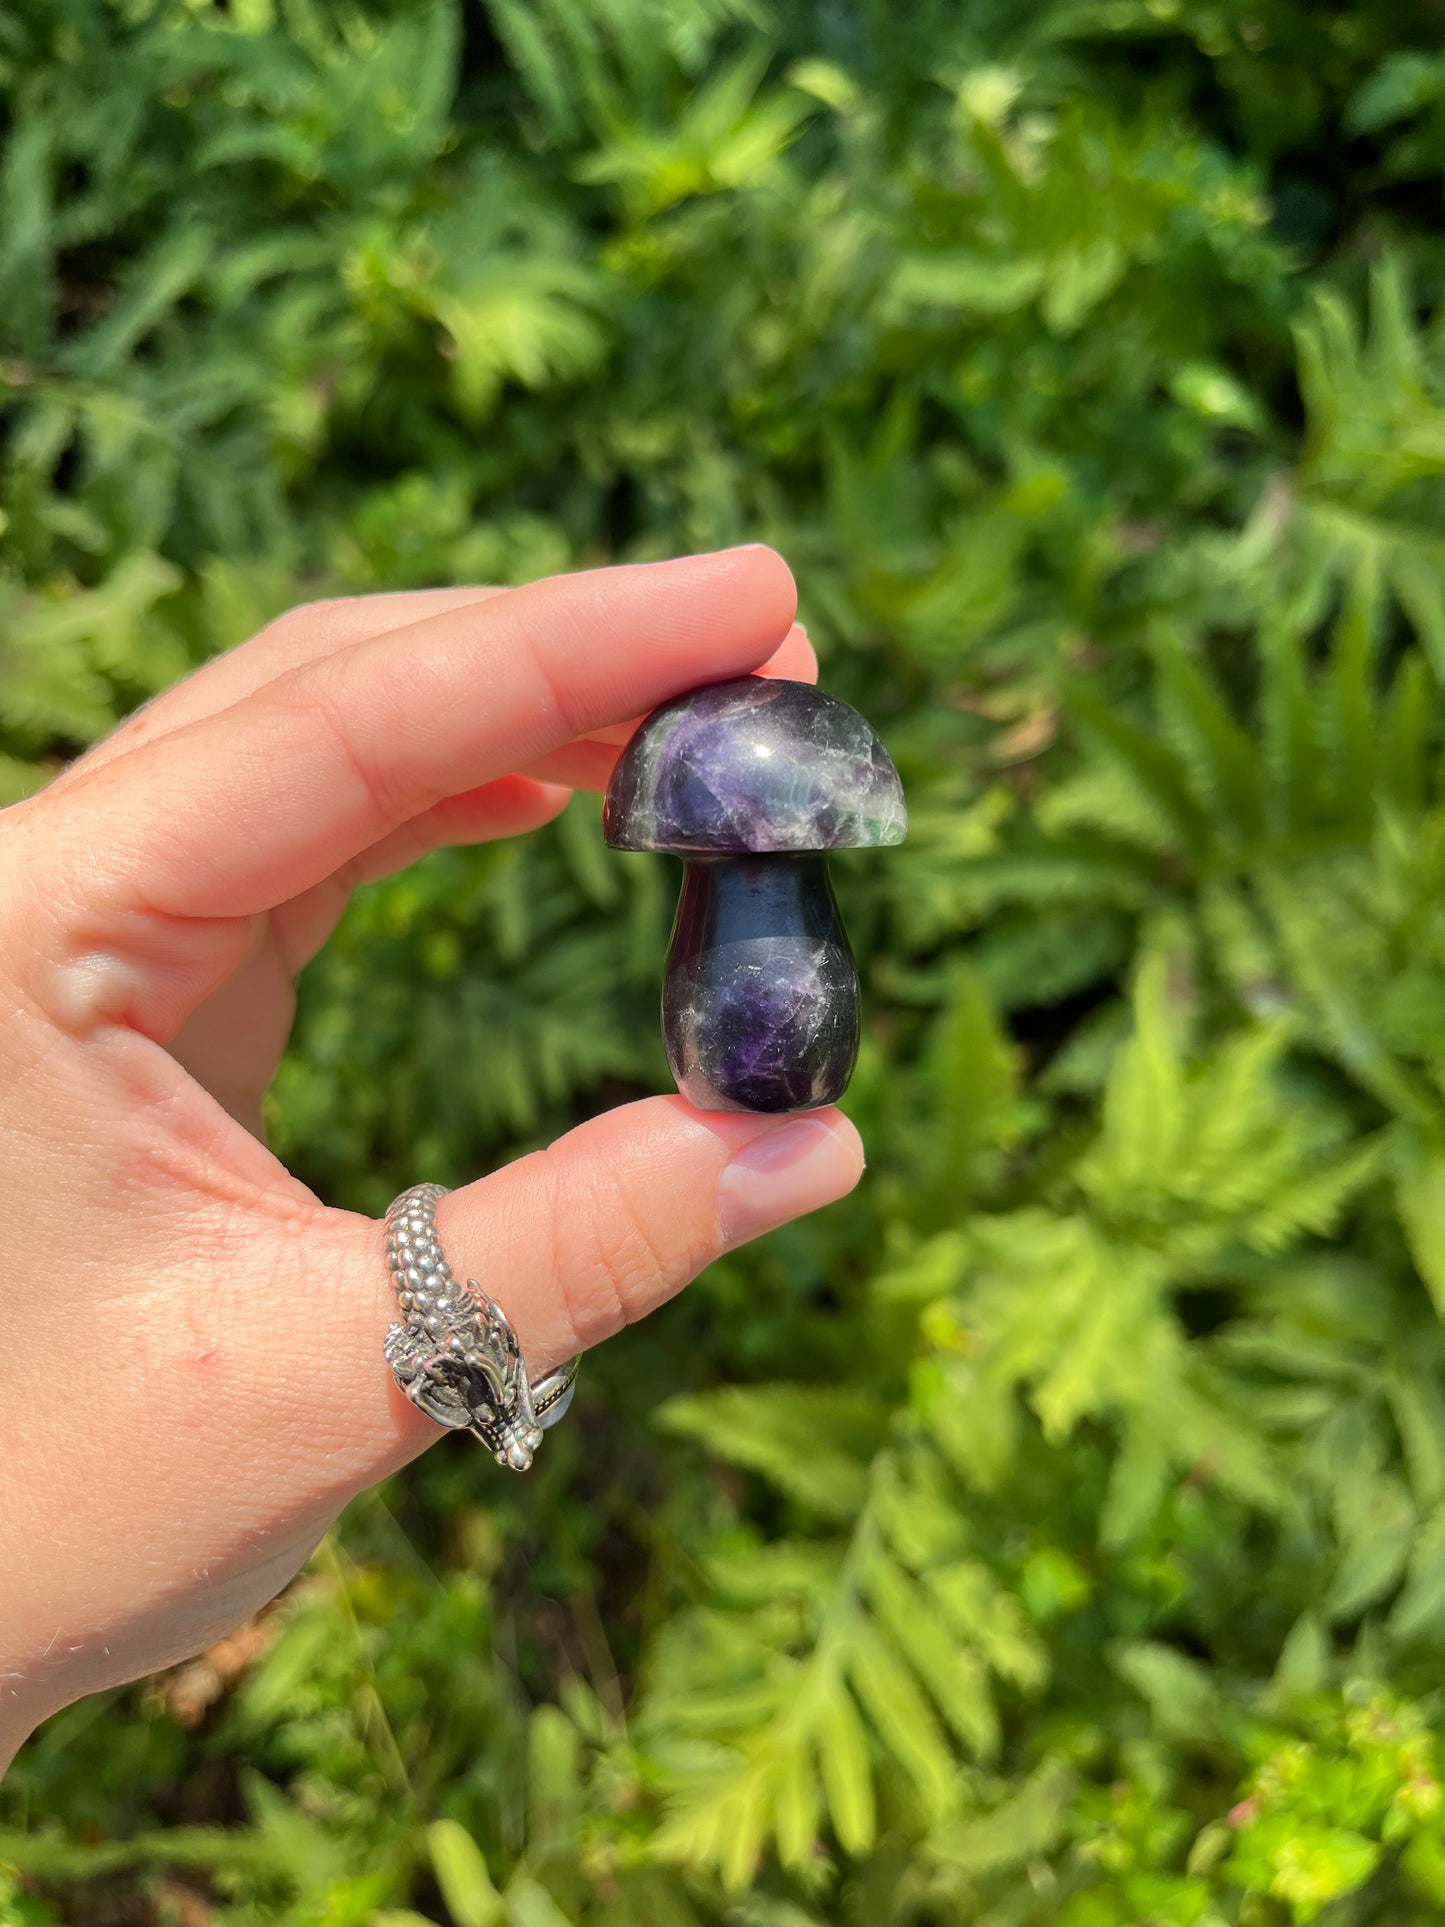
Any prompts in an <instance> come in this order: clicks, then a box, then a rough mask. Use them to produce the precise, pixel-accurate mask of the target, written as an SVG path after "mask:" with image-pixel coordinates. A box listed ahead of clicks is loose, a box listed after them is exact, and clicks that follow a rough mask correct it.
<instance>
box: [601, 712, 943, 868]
mask: <svg viewBox="0 0 1445 1927" xmlns="http://www.w3.org/2000/svg"><path fill="white" fill-rule="evenodd" d="M907 825H908V811H907V808H906V806H905V804H904V801H903V785H902V783H901V782H900V781H899V779H898V771H897V770H896V769H895V768H894V767H893V761H892V758H891V757H890V756H889V754H888V752H887V750H886V749H884V747H883V745H882V743H880V742H879V740H878V737H877V734H876V733H875V731H874V730H873V728H872V726H871V725H870V724H869V723H868V722H866V721H865V720H864V718H863V717H862V716H860V715H859V714H858V712H857V710H856V709H853V708H851V707H850V706H849V704H847V703H845V702H843V701H842V700H841V699H840V698H839V697H837V696H830V695H828V694H827V692H826V691H825V690H821V689H815V688H814V687H813V685H812V683H806V682H785V681H783V680H782V679H781V678H777V677H765V676H739V677H738V678H737V679H736V680H734V681H732V682H719V683H710V684H709V685H708V686H707V687H706V688H704V689H693V690H690V691H688V692H687V693H686V694H685V695H682V696H674V697H673V699H672V701H671V702H667V703H664V704H663V705H662V707H661V708H660V709H654V710H653V712H652V714H651V715H650V716H648V717H647V718H646V719H645V720H644V721H643V722H642V723H641V724H639V726H638V728H637V730H636V731H635V732H634V734H633V736H632V739H631V741H630V742H629V743H628V745H627V747H626V749H625V750H624V751H623V752H622V755H621V756H620V757H619V759H618V762H617V767H616V768H615V769H614V770H613V772H612V781H611V782H610V783H609V784H608V785H607V803H606V807H605V809H604V812H603V817H602V832H603V835H604V836H605V837H606V839H607V841H608V842H609V843H610V844H611V845H612V846H613V848H614V849H618V850H670V851H673V852H674V853H676V854H677V855H680V856H686V855H691V854H696V853H698V852H701V851H715V852H717V853H719V854H721V855H726V854H728V853H729V852H732V853H734V854H738V855H741V854H744V853H746V852H749V851H750V852H752V853H754V854H757V855H762V854H765V853H768V852H772V851H804V850H842V849H854V848H859V847H861V846H864V845H870V844H882V843H901V842H902V841H903V833H904V831H905V829H906V828H907Z"/></svg>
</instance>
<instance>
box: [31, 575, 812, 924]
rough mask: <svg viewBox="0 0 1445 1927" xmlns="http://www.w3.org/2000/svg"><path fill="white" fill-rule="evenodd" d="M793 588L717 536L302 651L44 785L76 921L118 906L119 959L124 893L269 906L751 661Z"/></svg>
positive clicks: (193, 903)
mask: <svg viewBox="0 0 1445 1927" xmlns="http://www.w3.org/2000/svg"><path fill="white" fill-rule="evenodd" d="M795 606H796V596H795V591H794V587H793V579H792V576H791V574H790V573H789V571H788V568H787V565H786V564H785V563H784V562H783V560H782V558H781V557H780V556H778V555H777V554H776V553H774V552H773V551H772V550H771V549H766V548H762V547H752V548H746V549H732V550H725V551H723V552H721V553H719V554H715V555H705V556H692V557H686V558H683V559H680V560H678V561H672V562H653V563H641V564H631V565H628V566H625V567H619V568H612V569H601V570H594V571H590V572H588V573H585V574H579V575H572V576H555V577H550V578H548V579H547V580H545V581H542V582H537V583H532V584H530V585H529V586H528V587H526V588H523V589H514V590H508V591H507V592H506V593H505V594H503V595H499V596H496V597H493V598H492V599H490V600H489V601H486V602H482V603H476V604H471V605H468V606H466V607H463V608H459V609H452V610H447V611H445V612H443V613H441V614H439V615H435V616H430V617H427V618H426V619H424V620H422V621H419V622H415V623H412V624H410V625H408V626H407V627H405V628H401V629H396V630H392V631H390V632H388V633H386V634H383V635H379V636H372V637H368V638H366V639H365V640H363V641H360V642H357V643H354V644H352V645H351V646H349V647H347V648H344V649H342V650H339V651H337V652H336V653H335V654H333V655H330V656H327V657H324V658H322V659H321V660H318V661H315V662H311V663H308V664H307V665H305V666H304V667H302V668H300V669H297V670H296V671H294V672H292V673H291V674H289V675H286V676H283V677H281V678H279V679H278V680H276V681H273V682H270V683H268V684H267V685H266V686H265V687H263V688H261V689H259V690H257V691H255V692H254V693H253V694H252V695H250V696H249V697H247V698H246V699H245V700H243V701H241V702H238V703H236V704H234V705H233V706H232V707H230V708H228V709H226V710H223V711H222V712H220V713H219V714H217V715H213V716H209V717H206V718H204V719H202V720H200V721H197V722H195V723H193V724H190V725H187V726H186V727H184V728H182V729H179V730H176V731H175V732H173V733H172V734H170V735H167V736H165V737H163V738H161V739H159V740H157V741H156V742H154V743H150V744H145V745H142V746H141V747H139V748H137V749H135V750H134V751H132V752H131V753H130V754H129V755H127V756H125V757H122V758H118V759H117V760H116V761H115V762H113V763H111V764H108V765H103V766H101V767H99V768H97V769H96V770H94V772H93V773H85V772H81V773H79V775H78V778H77V780H75V781H73V782H72V783H71V784H70V785H69V786H68V787H67V788H66V789H65V790H63V791H62V792H61V793H60V794H58V795H56V796H55V797H54V799H53V805H52V807H53V809H54V811H55V817H56V820H55V822H54V824H53V828H54V830H55V832H56V841H57V842H58V844H59V847H60V851H61V855H62V862H63V863H64V866H65V868H66V869H67V870H70V869H72V868H73V869H74V871H75V873H76V875H77V877H78V878H79V879H81V880H82V881H83V898H84V906H85V915H84V923H85V927H86V937H87V940H88V941H89V942H91V943H94V941H95V939H96V937H97V936H98V935H100V934H101V931H102V929H103V927H104V925H105V924H106V922H107V921H110V920H121V921H123V922H124V925H125V938H126V942H127V946H128V954H129V955H130V956H131V957H132V959H134V957H135V945H136V943H137V941H138V940H141V939H139V938H138V934H137V923H136V913H137V912H141V913H143V914H144V916H145V917H146V918H150V919H156V918H161V919H170V918H212V917H223V918H234V917H243V916H250V915H254V914H255V913H257V912H258V911H262V910H267V909H271V908H274V907H275V906H276V905H277V904H279V903H282V902H285V901H287V900H288V899H289V898H291V897H294V896H298V895H300V893H301V892H302V891H303V890H306V889H309V888H310V887H311V886H312V885H313V884H316V883H319V882H321V881H322V879H323V878H325V877H328V876H330V875H331V874H332V873H333V872H334V871H336V870H338V869H340V868H341V866H342V865H343V864H345V863H347V862H349V861H350V860H351V859H352V858H353V857H355V856H356V855H357V854H358V853H359V852H360V851H362V850H364V849H368V848H369V847H370V846H371V845H372V844H374V843H376V842H378V841H379V840H380V838H381V837H383V836H385V835H387V834H388V833H389V832H390V831H391V830H393V829H395V828H396V827H397V826H398V825H399V824H401V823H404V822H407V821H409V820H410V819H411V818H413V817H415V816H417V815H418V814H420V813H421V812H422V811H424V810H426V809H429V808H431V807H433V806H434V805H436V804H437V803H439V802H441V801H443V800H444V799H445V798H447V797H449V796H455V795H459V794H461V793H463V792H464V791H467V790H472V789H475V788H477V787H478V786H480V785H481V784H483V783H486V782H489V781H491V780H493V779H494V778H496V777H498V776H501V775H503V774H505V773H506V772H507V771H509V770H513V769H517V768H519V767H525V766H528V765H535V764H536V763H537V762H538V761H539V760H540V759H542V758H544V757H546V756H547V755H549V754H551V753H552V752H553V751H555V750H557V749H558V748H559V747H560V746H561V745H563V744H564V743H568V742H571V741H572V740H573V739H574V738H577V737H582V736H587V735H589V734H591V733H593V732H595V731H596V730H598V729H602V728H606V727H607V726H608V725H611V724H615V723H621V722H624V721H626V720H627V719H628V718H630V717H633V716H636V715H638V714H640V713H642V712H644V711H646V710H648V709H651V708H653V707H655V706H656V705H657V704H658V703H660V702H662V701H665V700H666V698H667V697H669V696H671V695H674V694H676V693H677V692H678V691H679V690H683V689H687V688H691V687H694V686H696V685H697V684H699V683H705V682H712V681H718V680H721V679H722V678H724V677H727V676H735V675H744V674H746V673H748V672H749V671H750V670H753V669H756V668H757V667H759V665H760V664H762V663H763V662H765V661H766V660H767V659H768V658H769V656H771V655H772V654H773V652H774V650H776V648H777V647H778V645H779V644H780V642H781V641H782V639H783V638H784V637H785V636H786V635H787V633H788V630H789V627H790V625H791V623H792V620H793V612H794V608H795ZM43 800H44V799H43V798H41V799H37V803H39V802H42V801H43ZM23 807H24V806H23ZM98 821H99V822H102V823H103V825H104V834H103V836H98V835H97V823H98ZM52 847H54V846H53V845H52ZM66 881H67V883H69V879H68V878H67V879H66ZM65 894H66V895H70V896H74V895H75V894H76V892H75V890H74V889H73V888H67V890H66V892H65Z"/></svg>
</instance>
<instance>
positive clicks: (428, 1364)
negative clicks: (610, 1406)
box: [386, 1184, 577, 1472]
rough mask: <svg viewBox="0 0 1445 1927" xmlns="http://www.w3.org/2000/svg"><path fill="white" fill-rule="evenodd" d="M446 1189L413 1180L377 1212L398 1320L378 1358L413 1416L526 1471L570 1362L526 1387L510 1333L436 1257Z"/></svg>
mask: <svg viewBox="0 0 1445 1927" xmlns="http://www.w3.org/2000/svg"><path fill="white" fill-rule="evenodd" d="M445 1196H446V1186H445V1185H441V1184H417V1185H413V1186H412V1188H411V1190H409V1191H403V1192H402V1194H401V1196H400V1197H399V1198H397V1199H396V1200H395V1201H394V1202H393V1204H392V1207H391V1209H390V1210H389V1211H388V1212H387V1214H386V1262H387V1265H388V1267H389V1269H390V1271H391V1284H392V1289H393V1290H394V1291H395V1293H396V1302H397V1305H398V1307H399V1308H400V1311H401V1318H400V1320H399V1322H398V1323H396V1324H394V1325H393V1326H392V1327H391V1328H390V1330H389V1331H388V1332H387V1334H386V1362H387V1364H388V1365H390V1367H391V1369H392V1373H393V1375H394V1377H395V1379H396V1382H397V1384H398V1385H399V1386H400V1387H401V1389H402V1391H403V1392H405V1394H406V1396H407V1397H408V1398H409V1399H410V1400H411V1402H412V1404H413V1405H415V1406H416V1407H417V1409H418V1410H419V1411H422V1412H425V1413H426V1415H427V1417H428V1418H429V1419H435V1420H436V1422H437V1424H438V1425H445V1426H448V1427H449V1428H450V1429H452V1430H453V1431H465V1432H470V1433H472V1435H473V1436H474V1437H475V1438H479V1439H480V1440H481V1442H482V1444H483V1445H485V1446H486V1448H487V1450H488V1451H489V1452H490V1453H491V1455H492V1457H493V1458H494V1459H495V1460H496V1461H497V1464H498V1465H509V1466H511V1467H512V1469H513V1471H515V1472H525V1471H526V1469H527V1467H528V1466H529V1465H530V1464H531V1463H532V1454H533V1453H534V1452H535V1451H536V1449H537V1447H538V1446H539V1445H540V1444H541V1443H542V1434H543V1432H544V1431H545V1430H546V1428H547V1427H548V1426H549V1425H555V1424H556V1423H557V1420H558V1419H559V1418H561V1417H562V1415H563V1413H564V1412H565V1411H566V1410H567V1407H568V1406H569V1405H570V1404H571V1402H572V1390H573V1384H574V1382H575V1380H576V1377H577V1360H576V1359H575V1358H570V1359H568V1361H567V1363H566V1364H565V1365H559V1366H558V1367H557V1369H556V1371H555V1372H548V1373H547V1375H546V1376H545V1377H544V1378H539V1379H537V1380H536V1381H535V1383H534V1382H533V1381H531V1380H530V1379H529V1378H528V1376H527V1368H526V1365H525V1363H524V1362H523V1359H522V1348H521V1346H520V1345H519V1344H518V1342H517V1334H516V1333H515V1332H514V1331H513V1330H512V1326H511V1322H510V1321H509V1319H508V1317H507V1314H506V1313H505V1312H504V1311H503V1310H502V1308H501V1306H500V1305H499V1304H497V1303H496V1301H495V1300H494V1299H492V1298H489V1297H488V1296H487V1294H486V1292H484V1291H483V1290H482V1288H481V1286H480V1285H479V1284H477V1282H476V1281H475V1279H471V1278H469V1279H468V1280H467V1282H466V1283H465V1284H460V1283H459V1282H458V1281H457V1279H456V1278H454V1277H453V1275H452V1271H451V1267H450V1266H449V1265H448V1264H447V1261H446V1258H445V1256H444V1255H443V1253H442V1247H441V1240H440V1239H439V1238H438V1236H437V1226H436V1208H437V1203H438V1201H439V1200H440V1199H442V1198H444V1197H445Z"/></svg>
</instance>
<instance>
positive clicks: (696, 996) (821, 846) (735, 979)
mask: <svg viewBox="0 0 1445 1927" xmlns="http://www.w3.org/2000/svg"><path fill="white" fill-rule="evenodd" d="M906 822H907V814H906V810H905V808H904V802H903V787H902V785H901V783H900V782H899V780H898V772H897V771H896V770H895V769H894V767H893V764H892V762H891V761H890V759H889V756H888V753H887V751H886V750H885V749H884V748H883V745H882V744H881V743H880V742H879V740H878V738H877V736H876V735H875V734H874V732H873V730H872V729H871V728H870V726H869V725H868V723H866V722H865V721H864V719H863V718H862V717H861V716H860V715H859V714H858V712H857V711H856V710H855V709H850V708H849V706H848V704H847V703H844V702H841V701H839V699H838V698H837V697H836V696H829V695H826V694H824V693H823V692H822V691H820V690H817V689H814V688H813V687H812V685H811V684H810V683H794V682H782V681H778V680H765V679H763V678H761V677H756V676H746V677H743V678H741V679H740V680H738V681H736V682H728V683H717V684H714V685H712V686H711V687H710V688H706V689H698V690H694V691H692V692H691V694H689V695H685V696H679V697H677V698H675V699H674V700H673V701H672V702H670V703H665V704H664V705H663V706H662V708H660V709H657V710H654V711H653V713H652V715H651V716H649V717H648V718H647V720H646V721H645V722H644V723H643V724H642V725H641V727H640V728H639V729H638V731H637V733H636V734H635V735H634V736H633V738H632V740H631V742H630V743H629V744H628V746H627V748H626V750H625V751H624V752H623V755H622V757H621V758H620V759H619V761H618V764H617V768H616V770H615V771H614V772H613V777H612V781H611V783H610V784H609V786H608V791H607V804H606V811H605V814H604V818H603V826H604V832H605V834H606V837H607V840H608V842H609V843H611V844H613V845H614V846H615V847H617V848H620V849H629V850H668V851H672V852H674V853H676V854H678V855H680V856H683V857H684V858H686V859H687V863H686V870H685V873H684V877H683V887H682V895H681V898H680V900H679V902H678V908H677V920H676V922H675V924H674V926H673V933H672V942H671V945H670V946H669V949H668V957H667V971H666V976H665V978H664V982H663V998H662V1024H663V1034H664V1036H665V1037H666V1040H667V1050H668V1057H669V1059H670V1061H671V1064H672V1072H673V1076H674V1077H675V1078H676V1080H677V1087H678V1089H679V1090H680V1091H681V1092H682V1094H683V1096H684V1097H686V1098H688V1099H689V1100H690V1101H691V1102H692V1103H694V1104H696V1105H697V1106H698V1107H699V1109H701V1110H725V1111H737V1110H741V1111H801V1110H811V1109H814V1108H815V1107H816V1106H818V1105H820V1104H831V1103H832V1102H833V1101H834V1099H835V1098H837V1097H839V1096H840V1095H841V1094H842V1092H843V1091H844V1089H845V1088H846V1087H847V1083H848V1079H849V1078H850V1076H851V1075H852V1072H853V1065H854V1061H855V1059H856V1057H857V1054H858V976H857V972H856V970H855V969H854V965H853V956H852V952H851V951H850V950H849V947H848V938H847V935H846V933H845V931H844V929H843V924H842V920H841V919H840V917H839V915H838V906H837V903H836V902H835V900H834V897H833V890H832V886H831V884H830V883H829V880H828V866H827V859H826V857H825V855H824V854H823V853H824V852H825V851H827V850H833V849H842V848H846V847H850V846H857V845H861V844H887V843H898V842H901V841H902V838H903V833H904V829H905V827H906Z"/></svg>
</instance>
